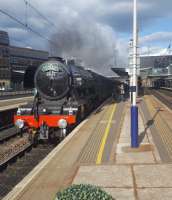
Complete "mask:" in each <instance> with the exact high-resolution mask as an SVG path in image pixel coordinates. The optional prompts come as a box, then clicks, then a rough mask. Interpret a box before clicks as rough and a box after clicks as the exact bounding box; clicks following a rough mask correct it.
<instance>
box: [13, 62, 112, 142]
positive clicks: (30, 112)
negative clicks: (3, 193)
mask: <svg viewBox="0 0 172 200" xmlns="http://www.w3.org/2000/svg"><path fill="white" fill-rule="evenodd" d="M30 71H32V70H30ZM32 72H33V71H32ZM26 74H27V73H26ZM28 74H29V73H28ZM29 77H30V80H32V79H33V77H32V76H31V75H29ZM26 80H27V84H28V83H29V84H31V82H32V81H30V82H29V81H28V77H27V78H26ZM31 85H32V84H31ZM34 87H35V91H36V93H35V97H34V101H33V102H30V103H28V104H27V105H25V106H22V107H19V108H18V111H17V113H16V115H15V116H14V123H15V125H16V126H17V127H18V128H19V129H20V130H21V132H22V131H23V130H24V129H27V130H28V132H29V138H30V139H31V140H35V139H36V140H37V139H48V138H49V137H50V136H51V137H52V136H53V137H54V136H55V137H60V138H63V137H65V136H66V134H67V131H68V129H70V128H71V127H72V126H74V125H75V124H77V123H78V122H79V121H80V120H82V119H83V118H84V117H85V116H86V115H87V114H88V113H89V112H90V111H91V110H92V109H93V108H95V107H96V106H98V105H99V104H100V103H101V102H102V101H103V100H105V99H106V98H108V97H109V96H110V95H111V94H112V92H113V91H114V87H115V83H114V81H112V80H110V79H108V78H107V77H104V76H102V75H100V74H97V73H96V72H94V71H92V70H89V69H84V68H83V67H81V66H76V64H75V63H74V61H68V62H67V61H65V60H63V59H60V58H51V59H49V60H48V61H47V62H44V63H43V64H41V65H40V66H39V67H38V69H37V70H36V71H35V72H34Z"/></svg>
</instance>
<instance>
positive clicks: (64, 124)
mask: <svg viewBox="0 0 172 200" xmlns="http://www.w3.org/2000/svg"><path fill="white" fill-rule="evenodd" d="M58 126H59V128H66V127H67V121H66V120H65V119H60V120H59V121H58Z"/></svg>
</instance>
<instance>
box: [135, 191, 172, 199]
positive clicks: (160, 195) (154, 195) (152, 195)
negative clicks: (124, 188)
mask: <svg viewBox="0 0 172 200" xmlns="http://www.w3.org/2000/svg"><path fill="white" fill-rule="evenodd" d="M137 192H138V197H139V200H171V199H172V188H144V189H139V190H137Z"/></svg>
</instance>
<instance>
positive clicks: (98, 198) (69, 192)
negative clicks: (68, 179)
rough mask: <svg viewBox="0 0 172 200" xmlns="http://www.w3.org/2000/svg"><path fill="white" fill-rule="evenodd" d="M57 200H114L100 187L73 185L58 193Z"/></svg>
mask: <svg viewBox="0 0 172 200" xmlns="http://www.w3.org/2000/svg"><path fill="white" fill-rule="evenodd" d="M55 200H114V199H113V198H112V197H111V196H110V195H109V194H107V193H106V192H104V191H103V190H101V189H100V188H99V187H95V186H92V185H83V184H81V185H72V186H70V187H69V188H67V189H65V190H63V191H60V192H58V193H57V195H56V198H55Z"/></svg>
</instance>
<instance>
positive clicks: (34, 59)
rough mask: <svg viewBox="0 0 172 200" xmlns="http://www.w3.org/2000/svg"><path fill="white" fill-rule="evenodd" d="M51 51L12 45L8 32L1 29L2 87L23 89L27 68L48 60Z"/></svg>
mask: <svg viewBox="0 0 172 200" xmlns="http://www.w3.org/2000/svg"><path fill="white" fill-rule="evenodd" d="M48 55H49V53H48V52H46V51H40V50H34V49H31V48H20V47H15V46H11V45H10V40H9V36H8V33H7V32H5V31H0V88H1V89H2V88H3V89H4V88H5V89H8V88H13V89H23V78H24V73H25V70H26V69H27V68H28V67H30V66H32V67H37V66H39V65H40V64H41V63H42V62H44V61H46V60H48Z"/></svg>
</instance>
